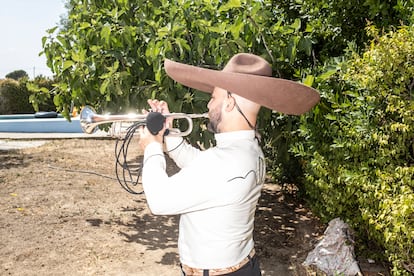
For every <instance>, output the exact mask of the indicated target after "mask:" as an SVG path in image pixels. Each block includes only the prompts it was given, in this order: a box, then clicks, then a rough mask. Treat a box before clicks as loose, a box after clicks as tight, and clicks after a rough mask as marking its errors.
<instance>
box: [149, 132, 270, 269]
mask: <svg viewBox="0 0 414 276" xmlns="http://www.w3.org/2000/svg"><path fill="white" fill-rule="evenodd" d="M215 138H216V141H217V145H216V146H215V147H213V148H210V149H208V150H205V151H200V150H198V149H196V148H193V147H192V146H190V145H189V144H187V143H185V142H184V143H183V141H182V138H166V147H167V150H169V151H171V152H170V153H169V154H170V156H171V158H173V159H174V161H175V162H176V163H177V165H178V166H179V167H180V168H181V170H180V171H179V172H178V173H177V174H175V175H173V176H171V177H168V175H167V174H166V172H165V166H166V164H165V158H164V155H163V151H162V146H161V145H160V144H159V143H151V144H149V145H148V146H147V148H146V149H145V152H144V166H143V172H142V182H143V187H144V191H145V195H146V198H147V202H148V205H149V207H150V209H151V211H152V212H153V213H154V214H159V215H161V214H162V215H172V214H181V218H180V226H179V240H178V248H179V253H180V261H181V262H182V263H183V264H186V265H188V266H190V267H194V268H202V269H214V268H225V267H229V266H233V265H236V264H238V263H239V262H240V261H241V260H242V259H243V258H245V257H246V256H247V255H248V254H249V252H250V250H251V249H252V248H253V246H254V242H253V224H254V215H255V209H256V204H257V201H258V198H259V196H260V191H261V188H262V185H263V180H264V175H265V165H264V157H263V153H262V151H261V149H260V147H259V145H258V143H257V141H256V139H255V133H254V131H237V132H229V133H221V134H216V135H215Z"/></svg>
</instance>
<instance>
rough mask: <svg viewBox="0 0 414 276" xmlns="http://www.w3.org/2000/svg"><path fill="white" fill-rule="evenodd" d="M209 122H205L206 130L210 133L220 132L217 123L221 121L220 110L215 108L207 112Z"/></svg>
mask: <svg viewBox="0 0 414 276" xmlns="http://www.w3.org/2000/svg"><path fill="white" fill-rule="evenodd" d="M208 116H209V118H210V119H209V122H208V124H207V129H208V131H210V132H212V133H220V130H219V128H218V125H219V124H220V123H221V110H220V108H216V109H214V110H212V111H210V112H209V113H208Z"/></svg>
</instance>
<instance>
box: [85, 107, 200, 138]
mask: <svg viewBox="0 0 414 276" xmlns="http://www.w3.org/2000/svg"><path fill="white" fill-rule="evenodd" d="M166 118H172V119H173V120H176V119H177V120H181V119H185V120H187V122H188V128H187V129H186V130H184V131H181V130H179V129H176V128H171V129H168V133H167V135H168V136H187V135H189V134H190V133H191V131H192V130H193V119H196V118H208V114H207V113H203V114H186V113H170V114H161V113H159V112H149V113H148V114H126V115H109V114H107V115H101V114H96V112H95V110H94V109H93V108H92V107H90V106H85V107H84V108H82V110H81V113H80V117H79V121H80V125H81V128H82V130H83V132H85V133H87V134H92V133H94V132H95V131H96V130H97V129H98V126H99V125H102V124H108V123H117V122H120V123H122V122H128V123H132V122H137V123H143V124H146V125H147V128H148V129H149V130H150V132H151V133H152V134H154V135H155V134H156V133H158V132H159V131H160V130H161V129H162V128H163V126H164V122H165V120H166Z"/></svg>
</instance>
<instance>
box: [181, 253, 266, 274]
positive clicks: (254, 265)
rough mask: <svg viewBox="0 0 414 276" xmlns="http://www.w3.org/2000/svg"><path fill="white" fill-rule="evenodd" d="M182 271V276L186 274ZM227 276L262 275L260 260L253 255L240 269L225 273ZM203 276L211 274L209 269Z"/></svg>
mask: <svg viewBox="0 0 414 276" xmlns="http://www.w3.org/2000/svg"><path fill="white" fill-rule="evenodd" d="M181 272H182V274H181V275H182V276H186V274H185V273H184V271H181ZM223 275H226V276H261V275H262V272H261V270H260V264H259V260H258V259H257V256H256V255H255V256H253V258H251V259H250V261H249V262H248V263H247V264H245V265H244V266H242V267H241V268H240V269H239V270H237V271H234V272H232V273H228V274H223ZM203 276H209V273H208V269H206V270H204V274H203Z"/></svg>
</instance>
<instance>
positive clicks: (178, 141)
mask: <svg viewBox="0 0 414 276" xmlns="http://www.w3.org/2000/svg"><path fill="white" fill-rule="evenodd" d="M165 146H166V149H167V152H168V155H169V156H170V157H171V158H172V159H173V160H174V162H175V163H176V164H177V166H178V167H179V168H184V167H186V166H188V165H189V164H190V163H191V161H193V160H194V158H196V157H197V156H198V154H200V150H199V149H197V148H195V147H193V146H192V145H190V144H189V143H187V142H186V141H185V140H184V139H183V138H182V137H165Z"/></svg>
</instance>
